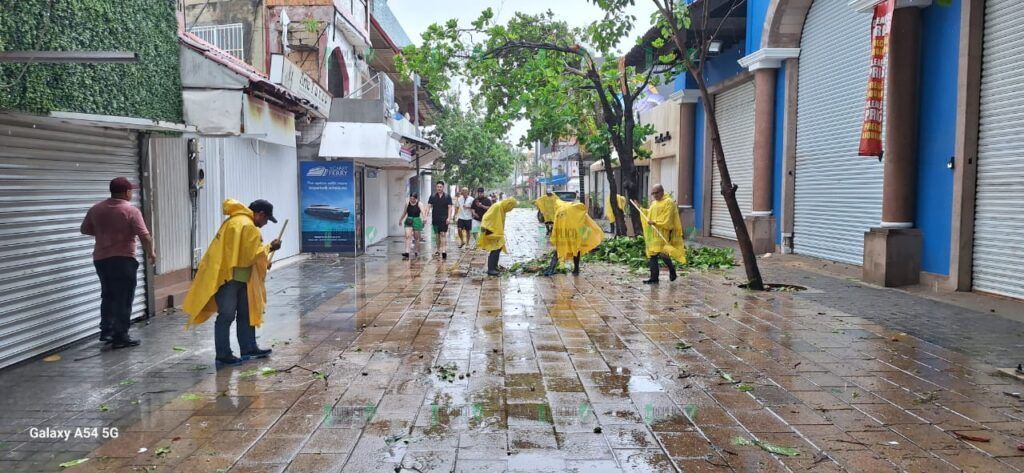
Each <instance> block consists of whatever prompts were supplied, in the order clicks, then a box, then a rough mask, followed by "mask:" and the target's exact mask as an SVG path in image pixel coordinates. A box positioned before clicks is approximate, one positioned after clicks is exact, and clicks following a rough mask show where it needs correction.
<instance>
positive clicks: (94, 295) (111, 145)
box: [0, 116, 146, 366]
mask: <svg viewBox="0 0 1024 473" xmlns="http://www.w3.org/2000/svg"><path fill="white" fill-rule="evenodd" d="M117 176H125V177H127V178H128V179H131V180H132V181H134V182H135V183H138V182H139V157H138V146H137V136H136V134H135V133H133V132H129V131H122V130H112V129H105V128H93V127H79V126H70V125H65V124H52V123H50V122H48V121H44V120H39V119H33V120H32V122H29V121H28V119H24V120H23V119H21V118H12V117H10V116H0V241H2V242H3V243H2V244H0V366H7V365H10V364H12V363H15V362H18V361H21V360H24V359H26V358H29V357H32V356H35V355H38V354H40V353H43V352H46V351H48V350H52V349H54V348H57V347H60V346H62V345H66V344H68V343H70V342H73V341H75V340H78V339H80V338H83V337H86V336H89V335H90V334H94V333H97V332H99V317H100V284H99V280H98V279H97V277H96V272H95V270H94V268H93V264H92V249H93V239H92V237H89V236H85V235H82V234H81V233H80V231H79V228H80V225H81V223H82V218H83V217H85V213H86V212H87V211H88V210H89V207H91V206H92V205H93V204H95V203H96V202H99V201H101V200H103V199H105V198H108V197H109V196H110V192H109V190H108V185H109V183H110V180H111V179H113V178H115V177H117ZM136 198H137V197H136ZM137 203H138V202H137V201H136V204H137ZM139 256H140V259H141V256H142V255H141V251H140V255H139ZM138 277H139V285H138V289H137V290H136V293H135V303H134V306H133V309H134V311H133V314H132V315H133V318H135V317H140V316H142V315H143V314H144V313H145V309H146V298H145V287H146V284H145V270H144V265H140V266H139V273H138Z"/></svg>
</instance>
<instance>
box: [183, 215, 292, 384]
mask: <svg viewBox="0 0 1024 473" xmlns="http://www.w3.org/2000/svg"><path fill="white" fill-rule="evenodd" d="M222 207H223V212H224V215H227V217H228V218H227V219H226V220H224V223H222V224H221V226H220V230H217V236H216V237H214V239H213V242H212V243H210V247H209V248H208V249H207V250H206V254H205V255H203V260H202V261H201V262H200V263H199V271H198V272H197V273H196V277H195V279H194V280H193V281H192V287H191V288H189V291H188V294H187V295H186V296H185V301H184V303H183V304H182V309H183V310H184V311H185V313H187V314H188V326H189V327H191V326H195V325H198V324H201V323H203V322H205V321H206V320H207V319H208V318H210V316H211V315H213V314H214V313H216V314H217V320H216V322H215V326H214V343H215V345H216V348H217V349H216V361H217V362H218V363H222V364H227V365H233V364H238V363H241V362H242V361H243V360H244V359H248V358H264V357H266V356H269V355H270V353H271V350H270V349H261V348H260V347H259V346H257V345H256V327H259V326H260V325H262V323H263V309H264V307H265V306H266V301H267V293H266V288H265V286H264V280H265V279H266V274H267V270H268V269H270V261H269V254H270V252H271V251H276V250H277V249H279V248H280V247H281V241H280V240H274V241H272V242H270V244H269V245H264V244H263V236H262V234H260V228H261V227H263V226H264V225H266V224H267V221H271V222H274V223H277V219H275V218H274V206H273V205H272V204H271V203H270V202H267V201H265V200H262V199H261V200H257V201H255V202H253V203H251V204H249V207H246V206H245V205H244V204H242V203H241V202H239V201H237V200H234V199H227V200H225V201H224V203H223V204H222ZM236 314H237V319H238V321H237V323H236V324H235V325H236V326H235V330H236V333H237V336H238V348H239V352H240V353H241V355H242V358H238V357H236V356H234V354H232V352H231V340H230V335H229V332H230V329H231V322H233V321H235V318H236Z"/></svg>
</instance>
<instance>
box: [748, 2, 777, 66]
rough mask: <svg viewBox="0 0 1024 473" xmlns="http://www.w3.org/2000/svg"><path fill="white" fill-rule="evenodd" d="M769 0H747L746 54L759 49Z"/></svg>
mask: <svg viewBox="0 0 1024 473" xmlns="http://www.w3.org/2000/svg"><path fill="white" fill-rule="evenodd" d="M769 3H771V0H747V51H748V52H747V54H750V53H752V52H755V51H757V50H758V49H761V36H762V34H763V33H764V19H765V17H767V16H768V4H769Z"/></svg>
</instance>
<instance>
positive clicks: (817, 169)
mask: <svg viewBox="0 0 1024 473" xmlns="http://www.w3.org/2000/svg"><path fill="white" fill-rule="evenodd" d="M870 49H871V14H869V13H858V12H856V11H854V10H853V9H852V8H850V6H849V2H846V1H839V0H827V1H826V0H819V1H816V2H814V3H813V4H812V5H811V9H810V11H809V12H808V13H807V21H806V23H805V24H804V31H803V37H802V39H801V41H800V73H799V90H798V96H797V132H796V166H795V169H796V177H795V181H796V192H795V196H794V211H793V226H794V228H793V249H794V252H796V253H801V254H805V255H810V256H816V257H819V258H825V259H829V260H835V261H842V262H845V263H852V264H862V263H863V259H864V232H865V231H867V230H868V229H869V228H871V227H876V226H878V225H879V224H880V223H881V218H882V163H880V162H879V161H878V160H877V159H872V158H862V157H859V156H858V148H859V144H860V130H861V124H862V122H863V117H864V101H865V98H866V96H867V84H868V65H869V55H870V53H871V51H870Z"/></svg>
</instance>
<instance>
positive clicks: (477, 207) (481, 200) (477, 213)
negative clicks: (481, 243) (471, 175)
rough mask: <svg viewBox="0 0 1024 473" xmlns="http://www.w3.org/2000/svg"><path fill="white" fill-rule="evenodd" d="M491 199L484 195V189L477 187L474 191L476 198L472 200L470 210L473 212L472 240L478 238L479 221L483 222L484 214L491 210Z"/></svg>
mask: <svg viewBox="0 0 1024 473" xmlns="http://www.w3.org/2000/svg"><path fill="white" fill-rule="evenodd" d="M493 204H494V203H493V202H491V199H489V198H488V197H487V195H486V194H484V188H483V187H478V188H477V189H476V198H474V199H473V205H472V206H471V210H472V211H473V238H474V240H475V239H476V238H477V237H479V236H480V220H483V218H484V213H485V212H487V209H489V208H491V205H493Z"/></svg>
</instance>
